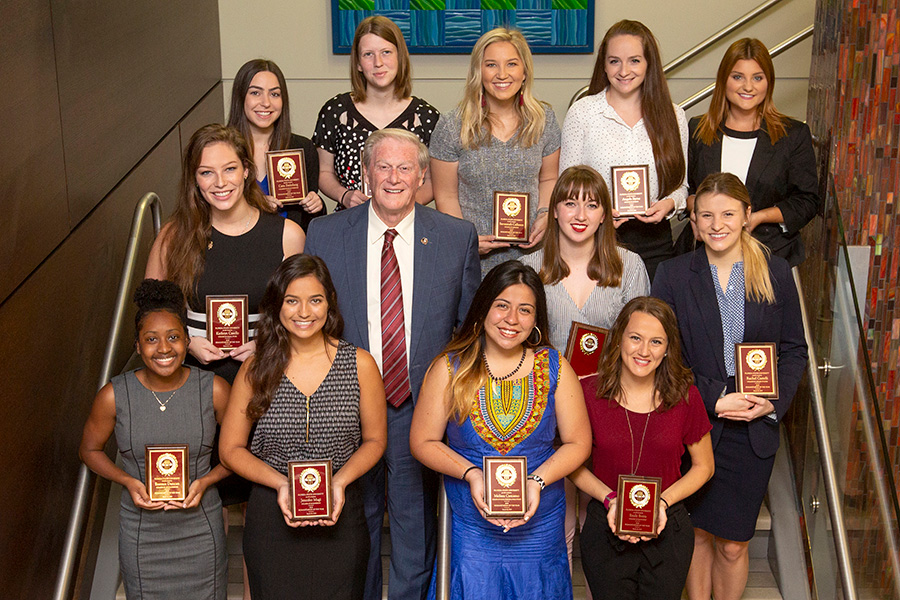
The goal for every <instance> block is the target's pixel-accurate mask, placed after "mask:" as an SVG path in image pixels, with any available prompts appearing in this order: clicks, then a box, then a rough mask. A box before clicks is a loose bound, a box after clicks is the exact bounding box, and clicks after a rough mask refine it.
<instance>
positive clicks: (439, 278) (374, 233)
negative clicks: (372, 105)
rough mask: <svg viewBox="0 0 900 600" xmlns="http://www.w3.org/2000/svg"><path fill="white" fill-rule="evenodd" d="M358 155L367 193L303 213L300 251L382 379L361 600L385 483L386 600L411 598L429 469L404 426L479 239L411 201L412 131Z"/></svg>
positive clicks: (458, 315)
mask: <svg viewBox="0 0 900 600" xmlns="http://www.w3.org/2000/svg"><path fill="white" fill-rule="evenodd" d="M363 161H364V162H365V165H366V171H367V176H368V178H369V184H370V188H371V190H372V199H371V200H370V201H369V202H366V203H365V204H361V205H359V206H356V207H354V208H350V209H348V210H344V211H340V212H337V213H334V214H332V215H329V216H327V217H321V218H318V219H315V220H313V221H312V223H311V224H310V226H309V232H308V234H307V238H306V252H307V253H308V254H315V255H317V256H320V257H321V258H322V259H323V260H324V261H325V263H326V264H327V265H328V269H329V270H330V272H331V277H332V279H333V280H334V285H335V287H336V288H337V295H338V304H339V306H340V310H341V315H342V316H343V317H344V338H345V339H346V340H347V341H349V342H351V343H352V344H355V345H356V346H359V347H360V348H365V349H366V350H368V351H369V352H370V353H371V354H372V356H373V357H374V358H375V360H376V362H377V363H378V365H379V367H381V372H382V376H383V378H384V381H385V395H386V397H387V401H388V407H387V408H388V445H387V449H386V450H385V454H384V458H383V460H382V461H381V462H380V463H379V464H378V465H376V466H375V467H374V468H373V469H372V471H370V472H369V473H368V474H366V475H365V476H364V477H363V478H362V484H363V495H364V497H365V505H366V519H367V521H368V525H369V533H370V535H371V541H372V545H371V554H370V556H369V569H368V573H367V578H366V599H367V600H369V599H372V600H375V599H380V598H381V588H382V583H381V581H382V577H381V558H380V550H381V527H382V521H383V519H384V509H385V483H387V508H388V515H389V517H390V526H391V567H390V579H389V587H388V598H390V600H401V599H403V600H419V599H420V598H424V597H425V596H426V593H427V590H428V584H429V581H430V578H431V570H432V565H433V563H434V554H435V538H436V518H435V514H436V509H437V476H436V475H435V474H434V473H433V472H431V471H430V470H428V469H426V468H425V467H423V466H422V465H420V464H419V463H418V462H417V461H416V460H415V459H414V458H413V457H412V455H411V454H410V452H409V427H410V421H411V420H412V412H413V406H414V405H415V402H416V399H417V397H418V394H419V388H420V387H421V385H422V380H423V379H424V377H425V371H427V370H428V366H429V365H430V363H431V361H432V360H433V359H434V357H435V356H437V355H438V354H439V353H440V351H441V350H443V348H444V346H445V345H446V344H447V342H448V341H449V340H450V336H451V334H452V333H453V329H454V328H455V327H457V326H458V325H459V324H461V323H462V321H463V319H464V318H465V315H466V311H468V309H469V304H470V302H471V301H472V296H473V295H474V293H475V289H476V288H477V287H478V284H479V283H480V279H481V266H480V261H479V258H478V236H477V234H476V232H475V227H474V226H473V225H472V224H471V223H469V222H468V221H463V220H460V219H457V218H455V217H451V216H448V215H445V214H442V213H439V212H437V211H435V210H433V209H430V208H427V207H424V206H420V205H418V204H416V203H415V194H416V190H418V189H419V187H420V186H421V185H422V183H423V182H424V180H425V171H426V169H427V167H428V149H427V148H425V146H424V145H423V144H422V143H421V142H420V141H419V139H418V138H417V137H416V136H415V135H414V134H412V133H410V132H408V131H405V130H403V129H382V130H379V131H376V132H375V133H373V134H372V135H371V136H370V137H369V139H368V141H367V142H366V146H365V150H364V151H363ZM385 470H386V471H387V477H385Z"/></svg>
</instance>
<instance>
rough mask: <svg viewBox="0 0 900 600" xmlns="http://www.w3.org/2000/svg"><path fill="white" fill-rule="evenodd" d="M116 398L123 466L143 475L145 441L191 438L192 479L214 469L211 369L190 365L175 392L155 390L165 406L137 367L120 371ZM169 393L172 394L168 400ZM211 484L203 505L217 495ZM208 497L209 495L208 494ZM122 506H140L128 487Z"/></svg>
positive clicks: (115, 384) (115, 379)
mask: <svg viewBox="0 0 900 600" xmlns="http://www.w3.org/2000/svg"><path fill="white" fill-rule="evenodd" d="M111 383H112V386H113V393H114V394H115V398H116V426H115V434H116V444H117V445H118V446H119V452H120V453H121V455H122V469H123V470H124V471H125V472H126V473H128V474H129V475H131V476H132V477H134V478H135V479H139V480H140V481H144V477H145V471H144V464H145V463H144V446H146V445H148V444H188V451H189V455H190V465H189V467H190V471H189V477H190V479H189V481H194V480H196V479H197V478H199V477H203V476H204V475H206V474H207V473H209V471H210V456H211V454H212V446H213V438H214V437H215V434H216V414H215V408H214V407H213V401H212V397H213V374H212V373H209V372H207V371H201V370H199V369H195V368H191V372H190V375H188V378H187V380H186V381H185V382H184V385H182V386H181V387H180V388H178V389H177V390H175V392H174V395H173V392H157V394H156V395H157V396H159V397H160V400H163V401H164V402H165V405H166V410H165V412H163V411H161V410H159V403H158V402H157V400H156V398H154V397H153V395H152V394H151V392H150V390H148V389H147V388H146V387H144V385H143V384H142V383H141V382H140V380H139V379H138V378H137V375H135V371H129V372H127V373H123V374H122V375H117V376H116V377H113V378H112V380H111ZM170 395H171V400H168V401H166V399H167V398H169V396H170ZM210 492H214V488H212V487H211V488H210V489H209V490H207V493H206V494H204V496H203V504H204V506H205V505H207V503H216V502H218V501H219V496H218V494H215V493H212V494H210ZM207 497H208V498H209V499H208V500H207ZM122 506H123V508H128V509H130V510H132V511H134V510H136V508H135V506H134V504H133V502H132V500H131V494H129V493H128V491H127V490H124V493H123V494H122Z"/></svg>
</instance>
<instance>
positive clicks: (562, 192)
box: [540, 165, 624, 287]
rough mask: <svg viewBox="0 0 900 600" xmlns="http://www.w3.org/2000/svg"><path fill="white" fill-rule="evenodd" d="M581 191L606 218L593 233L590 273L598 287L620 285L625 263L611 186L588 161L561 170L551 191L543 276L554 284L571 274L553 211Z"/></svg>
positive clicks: (548, 282)
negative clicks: (620, 245) (588, 164)
mask: <svg viewBox="0 0 900 600" xmlns="http://www.w3.org/2000/svg"><path fill="white" fill-rule="evenodd" d="M578 194H584V196H585V197H586V198H590V199H591V200H594V201H596V202H597V203H598V204H599V205H600V207H601V208H602V209H603V215H604V218H603V222H602V223H600V226H599V227H597V231H596V232H595V233H594V251H593V253H592V254H591V260H590V261H589V262H588V268H587V273H588V277H590V278H591V279H592V280H594V281H596V282H597V286H598V287H618V286H619V284H620V283H622V272H623V270H624V266H623V264H622V257H621V256H619V248H618V245H617V244H616V229H615V226H614V225H613V219H612V200H611V199H610V197H609V188H607V187H606V182H605V181H603V177H601V176H600V173H598V172H597V171H595V170H594V169H592V168H591V167H588V166H586V165H575V166H572V167H569V168H568V169H566V170H565V171H563V172H562V173H560V175H559V179H557V180H556V185H555V186H554V187H553V193H552V194H550V219H549V220H548V221H547V233H546V235H544V258H543V262H542V263H541V272H540V275H541V280H542V281H543V282H544V284H545V285H553V284H555V283H559V282H560V281H562V280H563V279H565V278H566V277H568V276H569V273H570V270H569V265H568V264H566V261H564V260H563V258H562V256H561V255H560V252H559V223H558V222H557V220H556V217H555V216H554V215H555V214H556V207H557V206H558V205H559V203H560V202H565V201H566V200H567V199H569V198H575V197H577V196H578Z"/></svg>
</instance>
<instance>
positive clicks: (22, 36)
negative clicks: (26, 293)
mask: <svg viewBox="0 0 900 600" xmlns="http://www.w3.org/2000/svg"><path fill="white" fill-rule="evenodd" d="M0 81H2V82H3V88H4V90H5V91H4V93H3V94H0V115H3V119H2V120H3V141H2V143H0V302H2V301H3V300H4V299H5V298H6V297H7V296H8V295H9V294H10V293H11V292H12V290H14V289H15V287H16V286H17V285H19V284H20V283H21V282H22V280H23V279H25V277H26V276H27V275H28V273H30V272H31V271H32V270H33V269H34V268H35V267H36V266H37V265H38V264H39V263H40V262H41V260H43V258H44V257H45V256H47V254H49V253H50V251H51V250H53V248H55V247H56V245H57V244H59V242H61V241H62V239H63V238H64V237H65V235H66V234H67V233H68V231H69V215H68V207H67V204H66V181H65V165H64V164H63V145H62V129H61V127H60V121H59V102H58V97H57V89H56V68H55V66H54V57H53V32H52V30H51V29H50V6H49V4H48V3H47V2H46V1H45V0H15V1H11V2H9V1H7V2H0Z"/></svg>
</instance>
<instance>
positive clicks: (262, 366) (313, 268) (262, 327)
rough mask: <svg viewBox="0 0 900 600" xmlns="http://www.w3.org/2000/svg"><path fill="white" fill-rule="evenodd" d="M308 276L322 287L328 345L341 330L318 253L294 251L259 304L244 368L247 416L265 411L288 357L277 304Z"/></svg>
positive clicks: (287, 338)
mask: <svg viewBox="0 0 900 600" xmlns="http://www.w3.org/2000/svg"><path fill="white" fill-rule="evenodd" d="M309 275H312V276H313V277H315V278H316V279H317V280H318V282H319V283H321V284H322V287H323V288H325V300H326V302H328V312H327V314H326V317H325V324H324V325H323V326H322V334H323V337H324V338H325V343H326V344H330V345H331V346H332V347H334V346H336V345H337V340H338V339H339V338H340V337H341V333H343V331H344V319H343V318H342V317H341V313H340V310H339V309H338V302H337V291H335V289H334V283H332V281H331V274H330V273H329V272H328V267H326V266H325V261H323V260H322V259H321V258H319V257H318V256H312V255H310V254H295V255H294V256H291V257H289V258H287V259H285V261H284V262H283V263H281V264H280V265H279V266H278V268H277V269H275V273H274V274H272V278H271V279H270V280H269V284H268V285H267V286H266V292H265V294H263V297H262V300H260V303H259V312H260V317H259V322H258V323H257V326H256V355H255V356H254V357H253V362H252V363H251V364H250V366H249V367H248V368H247V381H248V382H249V383H250V388H251V389H252V390H253V397H252V398H251V399H250V404H249V405H248V406H247V418H248V419H250V420H252V421H256V420H258V419H259V418H260V417H261V416H263V415H264V414H265V412H266V411H267V410H269V404H271V402H272V397H273V396H274V395H275V390H276V389H277V388H278V384H279V382H280V381H281V376H282V375H283V374H284V371H285V369H286V368H287V365H288V362H289V361H290V358H291V336H290V334H289V333H288V332H287V330H286V329H285V328H284V325H282V324H281V307H282V305H283V304H284V295H285V293H286V292H287V288H288V286H289V285H290V284H291V283H293V282H294V281H295V280H297V279H300V278H301V277H307V276H309Z"/></svg>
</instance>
